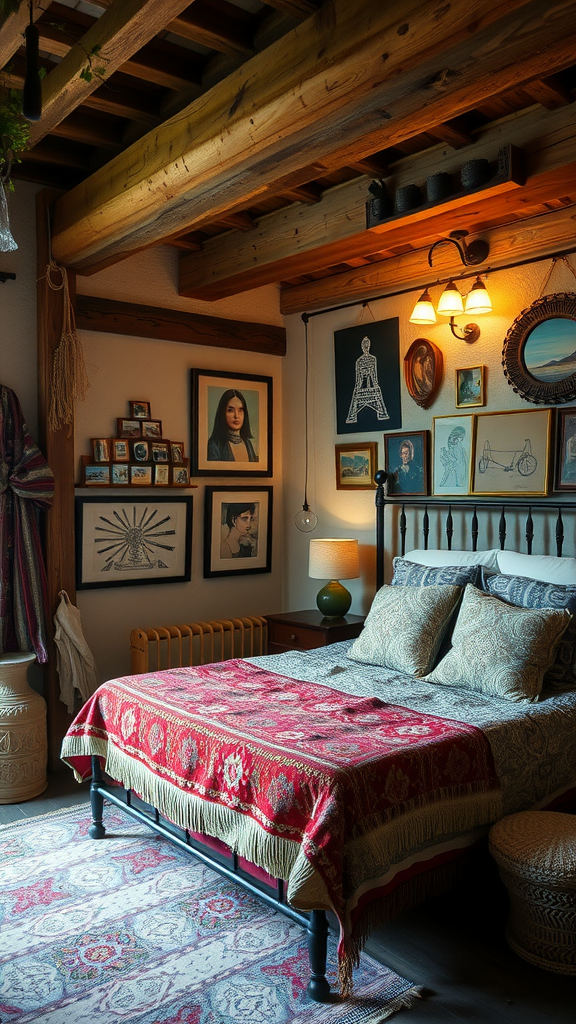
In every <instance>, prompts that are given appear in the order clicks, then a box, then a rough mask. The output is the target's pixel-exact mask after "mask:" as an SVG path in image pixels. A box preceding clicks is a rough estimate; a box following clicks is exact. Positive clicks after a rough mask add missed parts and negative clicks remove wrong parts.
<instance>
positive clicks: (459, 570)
mask: <svg viewBox="0 0 576 1024" xmlns="http://www.w3.org/2000/svg"><path fill="white" fill-rule="evenodd" d="M393 565H394V575H393V576H392V583H391V585H392V586H393V587H398V586H400V587H442V586H450V587H465V586H466V584H467V583H474V584H477V583H478V581H479V579H480V566H479V565H443V566H438V567H431V566H426V565H418V564H417V563H416V562H410V561H409V560H408V559H407V558H395V559H394V562H393Z"/></svg>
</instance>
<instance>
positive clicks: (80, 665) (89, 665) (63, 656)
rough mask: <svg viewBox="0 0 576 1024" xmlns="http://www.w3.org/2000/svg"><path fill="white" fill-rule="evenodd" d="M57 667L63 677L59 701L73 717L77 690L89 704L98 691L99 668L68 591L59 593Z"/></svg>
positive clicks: (56, 622)
mask: <svg viewBox="0 0 576 1024" xmlns="http://www.w3.org/2000/svg"><path fill="white" fill-rule="evenodd" d="M54 625H55V626H56V632H55V633H54V641H55V643H56V667H57V669H58V675H59V676H60V700H61V701H63V703H64V704H65V705H66V707H67V709H68V711H69V713H70V714H74V710H75V707H74V689H77V690H78V691H79V693H80V696H81V697H82V702H83V703H84V701H87V700H88V697H90V696H91V695H92V694H93V693H94V691H95V690H96V689H97V688H98V679H97V676H96V664H95V661H94V658H93V656H92V652H91V651H90V648H89V647H88V644H87V643H86V640H85V638H84V634H83V632H82V627H81V625H80V612H79V610H78V608H76V607H75V606H74V605H73V604H72V603H71V601H70V598H69V597H68V594H67V593H66V591H65V590H61V591H60V604H59V605H58V608H57V609H56V613H55V615H54Z"/></svg>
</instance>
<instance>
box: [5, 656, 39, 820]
mask: <svg viewBox="0 0 576 1024" xmlns="http://www.w3.org/2000/svg"><path fill="white" fill-rule="evenodd" d="M33 661H36V655H35V654H33V653H32V652H31V651H17V652H14V653H13V654H1V655H0V804H16V803H20V802H21V801H23V800H31V799H32V797H34V796H38V794H39V793H43V792H44V790H45V789H46V786H47V785H48V780H47V777H46V762H47V755H48V739H47V732H46V701H45V700H44V698H43V697H41V696H40V694H39V693H36V691H35V690H33V689H32V688H31V687H30V686H29V685H28V680H27V672H28V666H29V665H31V664H32V662H33Z"/></svg>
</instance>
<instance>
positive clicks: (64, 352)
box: [46, 260, 90, 431]
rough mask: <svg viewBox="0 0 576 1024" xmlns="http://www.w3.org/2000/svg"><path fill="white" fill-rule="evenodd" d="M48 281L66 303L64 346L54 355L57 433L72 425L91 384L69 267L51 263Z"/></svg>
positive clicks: (52, 416) (53, 426)
mask: <svg viewBox="0 0 576 1024" xmlns="http://www.w3.org/2000/svg"><path fill="white" fill-rule="evenodd" d="M54 273H57V274H60V277H61V283H60V284H56V283H55V281H54V280H53V277H52V274H54ZM46 281H47V282H48V286H49V287H50V288H52V290H53V291H62V292H63V301H64V308H63V312H62V335H61V338H60V344H59V345H58V348H57V349H56V350H55V352H54V359H53V363H52V391H51V395H50V410H49V414H48V426H49V428H50V430H52V431H55V430H60V428H61V427H63V426H65V425H66V424H68V423H72V417H73V415H74V403H75V402H76V401H77V400H79V401H81V402H82V401H84V398H85V397H86V391H87V389H88V387H89V386H90V382H89V380H88V374H87V373H86V363H85V362H84V352H83V351H82V345H81V344H80V339H79V338H78V335H77V333H76V322H75V319H74V309H73V307H72V303H71V301H70V292H69V289H68V274H67V273H66V269H65V267H61V266H59V264H58V263H55V262H54V260H50V262H49V264H48V266H47V267H46Z"/></svg>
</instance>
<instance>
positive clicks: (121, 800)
mask: <svg viewBox="0 0 576 1024" xmlns="http://www.w3.org/2000/svg"><path fill="white" fill-rule="evenodd" d="M386 478H387V474H386V473H385V472H384V470H379V471H378V472H377V473H376V476H375V481H376V485H377V487H376V495H375V503H376V586H377V589H379V588H380V587H381V586H382V585H383V583H384V550H385V549H384V513H385V508H386V505H395V506H400V516H399V532H400V551H401V554H404V552H405V549H406V533H407V526H406V511H405V510H406V508H407V507H409V508H421V509H422V510H423V516H422V536H423V543H424V547H425V548H427V547H428V540H429V536H430V522H429V516H428V509H429V508H430V509H432V508H434V509H436V508H447V510H448V511H447V514H446V521H445V533H446V541H447V550H450V549H451V546H452V537H453V533H454V522H453V515H452V510H453V509H454V510H455V511H456V510H461V509H472V516H471V520H470V539H471V542H472V547H471V550H472V551H476V550H477V548H476V545H477V541H478V533H479V529H478V512H479V511H480V510H486V511H494V510H500V520H499V526H498V534H499V540H500V547H501V548H502V549H503V548H504V545H505V541H506V534H507V520H506V514H507V512H508V511H510V512H512V511H522V510H527V515H526V525H525V535H526V544H527V553H528V554H531V552H532V542H533V538H534V524H533V521H532V509H546V510H547V511H548V512H554V510H557V511H556V524H555V537H556V552H557V554H558V555H561V554H562V547H563V543H564V526H563V518H562V513H563V512H568V511H569V512H574V511H576V503H570V502H562V503H559V502H558V503H556V502H527V501H516V500H512V501H504V502H503V501H502V500H500V501H485V500H482V501H471V500H466V499H459V498H458V499H454V500H452V501H450V500H446V499H444V498H439V499H438V498H410V497H389V496H388V495H387V494H386ZM122 793H125V797H123V796H121V794H122ZM104 798H106V799H107V800H109V801H110V803H112V804H114V805H115V806H117V807H119V808H120V809H121V810H123V811H125V812H126V813H127V814H129V815H130V816H131V817H132V818H135V819H136V820H137V821H141V822H143V823H144V824H146V825H147V826H148V827H149V828H151V829H153V830H154V831H155V832H157V833H158V834H159V835H161V836H163V837H164V838H165V839H168V840H169V842H171V843H173V844H174V845H176V846H178V847H179V848H180V849H182V850H185V851H186V852H187V853H190V854H191V855H192V856H194V857H196V858H198V859H199V860H201V861H202V862H203V863H204V864H207V865H208V866H209V867H211V868H212V869H213V870H215V871H217V872H218V873H219V874H221V875H223V876H224V877H225V878H227V879H229V880H230V881H233V882H236V883H237V884H239V885H241V886H242V887H243V888H244V889H246V890H247V891H248V892H250V893H252V894H253V895H255V896H257V897H258V898H259V899H260V900H262V901H263V902H264V903H266V904H267V905H268V906H271V907H273V908H274V909H275V910H279V911H280V912H281V913H282V914H284V915H285V916H286V917H289V918H290V919H291V920H293V921H296V922H297V923H298V924H301V925H303V926H305V928H306V932H307V944H308V955H309V959H310V981H309V983H308V987H307V993H308V995H309V996H310V998H311V999H313V1000H314V1001H315V1002H328V1001H330V999H331V994H330V984H329V982H328V981H327V978H326V951H327V939H328V931H329V927H328V919H327V917H326V913H325V911H324V910H312V911H311V912H310V913H309V914H307V913H303V912H301V911H298V910H295V909H294V908H293V907H291V906H290V905H289V904H288V903H287V902H286V891H285V884H284V882H283V881H282V880H281V879H279V880H278V881H277V884H276V894H275V895H272V893H273V891H274V890H273V889H272V888H270V890H269V891H267V889H266V888H264V887H263V885H262V886H261V885H258V884H256V883H255V881H254V880H253V879H252V878H251V876H250V875H248V874H247V873H246V872H242V871H241V869H240V868H239V866H238V857H237V855H236V854H235V853H234V852H233V851H231V855H230V861H229V862H228V863H223V862H222V861H221V860H219V859H217V857H216V856H215V854H214V853H213V852H212V851H209V850H208V849H207V848H206V847H204V846H202V844H201V843H199V842H198V841H197V840H195V839H194V837H193V836H191V835H190V833H189V832H188V831H187V830H184V829H178V830H176V826H172V825H171V823H170V822H168V821H167V819H165V818H163V817H162V815H161V814H160V812H159V811H158V810H157V809H156V808H152V813H151V814H150V813H148V812H147V811H145V810H143V809H141V808H139V807H137V806H135V805H134V802H133V798H132V794H131V792H130V791H129V790H128V791H126V790H123V789H121V788H120V787H118V786H117V785H109V784H107V782H106V781H105V779H104V776H103V774H102V769H101V766H100V760H99V758H98V757H95V756H94V757H92V782H91V786H90V801H91V807H92V825H91V826H90V829H89V835H90V837H91V838H92V839H103V838H104V837H105V835H106V829H105V826H104V823H103V820H102V819H103V807H104ZM144 806H146V805H142V807H144ZM178 832H180V833H181V835H178Z"/></svg>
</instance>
